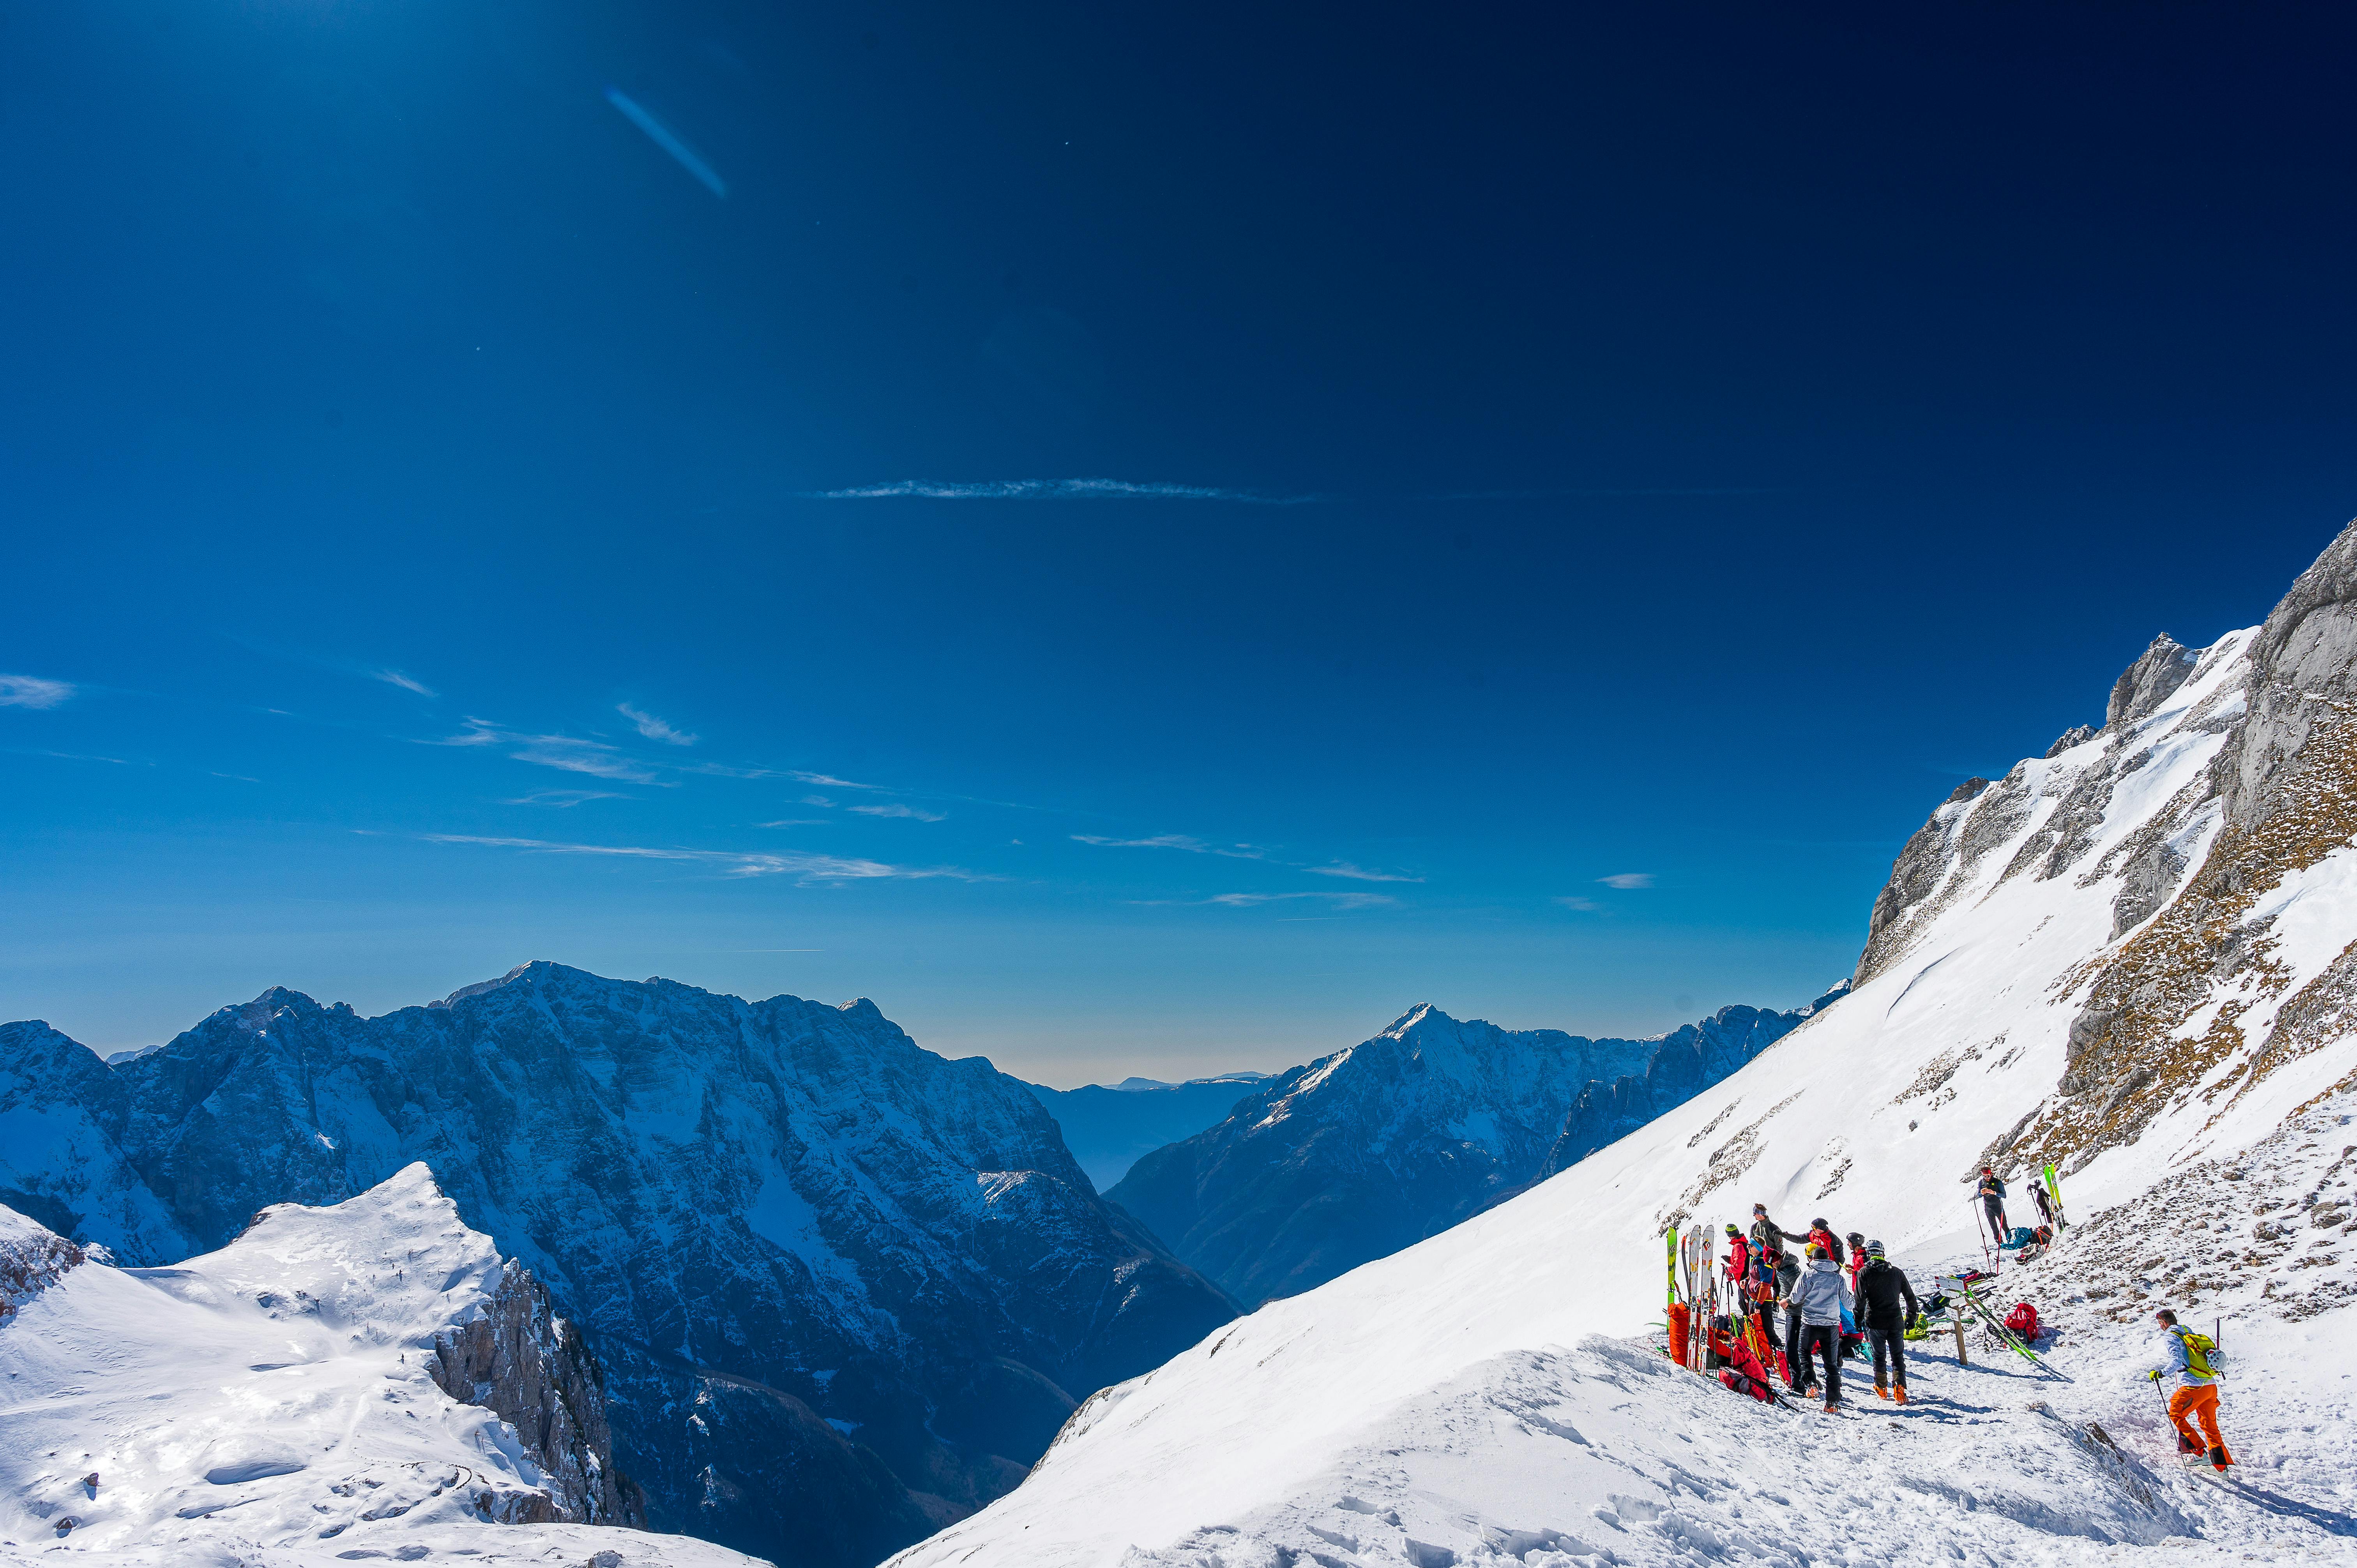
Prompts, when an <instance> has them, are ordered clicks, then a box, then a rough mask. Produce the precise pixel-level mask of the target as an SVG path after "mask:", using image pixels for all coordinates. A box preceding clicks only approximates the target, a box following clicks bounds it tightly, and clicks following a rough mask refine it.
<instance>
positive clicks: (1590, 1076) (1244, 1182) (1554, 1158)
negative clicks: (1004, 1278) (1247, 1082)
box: [1107, 996, 1834, 1303]
mask: <svg viewBox="0 0 2357 1568" xmlns="http://www.w3.org/2000/svg"><path fill="white" fill-rule="evenodd" d="M1833 1000H1834V997H1832V996H1825V997H1820V998H1819V999H1818V1000H1817V1001H1816V1002H1814V1003H1813V1004H1810V1005H1809V1006H1807V1007H1803V1008H1800V1009H1798V1010H1796V1011H1794V1012H1791V1013H1775V1012H1763V1011H1761V1010H1760V1009H1759V1008H1757V1007H1741V1006H1737V1007H1722V1008H1720V1009H1719V1010H1718V1011H1717V1013H1716V1014H1714V1015H1711V1016H1710V1017H1707V1018H1705V1019H1704V1020H1703V1021H1702V1022H1701V1023H1699V1024H1688V1025H1685V1026H1682V1027H1680V1028H1678V1029H1675V1030H1673V1031H1672V1032H1671V1033H1669V1034H1667V1035H1661V1036H1655V1037H1653V1038H1652V1039H1646V1040H1620V1039H1601V1040H1591V1039H1588V1038H1587V1037H1586V1036H1580V1035H1566V1034H1565V1033H1563V1032H1562V1031H1561V1030H1559V1029H1501V1028H1500V1027H1498V1026H1496V1025H1495V1024H1489V1023H1484V1022H1482V1021H1481V1020H1480V1019H1474V1020H1471V1021H1469V1022H1459V1021H1458V1020H1457V1019H1455V1018H1452V1017H1450V1016H1449V1015H1448V1014H1446V1013H1443V1012H1442V1011H1441V1010H1440V1009H1439V1008H1437V1007H1434V1006H1431V1005H1429V1004H1426V1005H1424V1006H1419V1007H1414V1008H1411V1009H1409V1010H1408V1012H1407V1013H1406V1014H1405V1015H1402V1016H1401V1017H1400V1018H1399V1019H1398V1020H1397V1021H1396V1022H1394V1024H1393V1025H1392V1026H1391V1027H1389V1028H1387V1029H1385V1030H1383V1032H1382V1033H1381V1034H1379V1035H1377V1036H1374V1037H1373V1038H1372V1039H1371V1040H1367V1041H1364V1042H1363V1043H1361V1044H1359V1045H1356V1046H1351V1047H1348V1048H1346V1049H1343V1050H1340V1051H1336V1052H1334V1053H1333V1054H1332V1055H1330V1056H1325V1057H1320V1058H1318V1059H1317V1060H1316V1061H1314V1062H1311V1063H1309V1064H1308V1066H1307V1067H1297V1068H1295V1069H1292V1070H1291V1071H1289V1072H1286V1073H1282V1074H1279V1075H1278V1076H1277V1077H1275V1078H1274V1079H1270V1080H1269V1081H1267V1082H1266V1083H1265V1084H1263V1085H1261V1086H1260V1087H1259V1088H1258V1089H1257V1090H1254V1092H1253V1093H1252V1094H1251V1095H1250V1096H1249V1097H1247V1098H1245V1099H1243V1100H1240V1101H1235V1102H1234V1109H1233V1110H1232V1111H1231V1112H1229V1113H1228V1115H1227V1117H1226V1119H1225V1120H1224V1121H1221V1122H1217V1123H1216V1124H1215V1125H1211V1126H1207V1127H1206V1128H1205V1130H1204V1131H1202V1132H1200V1133H1196V1134H1195V1135H1194V1136H1192V1137H1190V1138H1187V1139H1185V1140H1183V1141H1182V1142H1179V1143H1176V1144H1171V1145H1170V1146H1169V1147H1168V1148H1163V1149H1157V1150H1156V1151H1155V1152H1154V1153H1152V1154H1149V1155H1146V1156H1145V1157H1144V1158H1143V1159H1140V1160H1139V1161H1138V1162H1137V1163H1136V1164H1135V1165H1134V1166H1132V1167H1131V1169H1130V1172H1129V1174H1128V1175H1127V1176H1125V1177H1124V1178H1123V1179H1122V1181H1121V1182H1120V1184H1119V1185H1118V1186H1116V1187H1114V1189H1113V1190H1112V1191H1111V1192H1110V1193H1108V1194H1107V1196H1108V1197H1111V1198H1112V1199H1113V1200H1114V1202H1115V1203H1118V1204H1120V1205H1122V1207H1124V1208H1126V1209H1128V1210H1129V1211H1130V1212H1131V1213H1132V1214H1135V1215H1136V1216H1137V1217H1138V1218H1139V1219H1143V1220H1145V1221H1146V1224H1147V1225H1148V1226H1150V1227H1151V1228H1152V1229H1153V1230H1154V1232H1155V1234H1157V1235H1158V1236H1160V1237H1162V1238H1163V1239H1164V1240H1166V1241H1168V1242H1169V1244H1170V1247H1171V1249H1172V1251H1176V1252H1177V1253H1178V1254H1179V1257H1181V1258H1182V1259H1184V1260H1186V1261H1187V1262H1189V1263H1190V1264H1192V1265H1193V1266H1195V1267H1196V1268H1198V1269H1200V1270H1202V1271H1203V1273H1207V1274H1209V1275H1211V1277H1212V1278H1213V1279H1215V1280H1217V1281H1218V1282H1219V1283H1221V1285H1222V1286H1223V1287H1224V1288H1225V1289H1226V1290H1227V1291H1228V1292H1229V1293H1230V1294H1232V1295H1234V1296H1235V1297H1236V1298H1237V1299H1238V1300H1240V1301H1243V1302H1247V1303H1250V1302H1259V1301H1263V1300H1265V1299H1267V1298H1268V1297H1270V1296H1277V1295H1291V1294H1297V1293H1298V1292H1300V1291H1305V1290H1308V1289H1309V1288H1310V1287H1311V1286H1313V1285H1318V1284H1322V1283H1325V1282H1326V1281H1328V1280H1330V1279H1332V1278H1333V1277H1334V1276H1335V1275H1337V1274H1340V1273H1344V1272H1346V1271H1348V1270H1350V1269H1354V1268H1356V1267H1358V1266H1359V1265H1360V1264H1361V1263H1363V1262H1367V1261H1369V1260H1370V1259H1372V1258H1380V1257H1383V1256H1384V1255H1385V1254H1387V1253H1391V1252H1395V1251H1399V1249H1401V1248H1402V1247H1405V1246H1407V1245H1409V1244H1410V1243H1411V1242H1415V1241H1418V1240H1423V1239H1424V1238H1425V1237H1426V1236H1430V1235H1433V1234H1435V1233H1436V1232H1437V1231H1441V1230H1447V1229H1448V1227H1449V1226H1451V1225H1454V1224H1456V1223H1457V1222H1458V1221H1459V1220H1461V1219H1465V1218H1466V1217H1467V1216H1469V1215H1471V1214H1476V1213H1479V1212H1480V1210H1481V1209H1483V1208H1488V1207H1489V1206H1490V1205H1491V1204H1493V1203H1496V1202H1497V1201H1499V1200H1500V1199H1501V1198H1503V1197H1508V1196H1510V1195H1512V1193H1513V1192H1515V1191H1516V1190H1518V1189H1519V1188H1521V1187H1524V1186H1526V1185H1528V1184H1529V1183H1530V1182H1531V1181H1533V1180H1534V1179H1535V1178H1536V1177H1538V1176H1542V1175H1544V1174H1546V1173H1547V1171H1548V1170H1549V1169H1550V1168H1551V1163H1552V1165H1553V1167H1554V1168H1559V1166H1560V1165H1562V1164H1566V1163H1568V1158H1577V1156H1578V1155H1585V1154H1587V1152H1588V1151H1589V1150H1591V1149H1595V1148H1598V1147H1600V1146H1602V1145H1603V1144H1608V1143H1610V1142H1611V1141H1612V1140H1613V1139H1615V1138H1618V1137H1619V1136H1620V1135H1621V1134H1622V1133H1626V1132H1628V1131H1629V1130H1630V1129H1631V1128H1633V1127H1636V1126H1639V1125H1641V1124H1642V1123H1644V1122H1649V1121H1651V1120H1652V1118H1653V1117H1654V1116H1656V1115H1659V1114H1660V1113H1661V1112H1663V1111H1665V1110H1667V1109H1669V1108H1670V1107H1671V1106H1673V1105H1677V1104H1681V1103H1683V1102H1684V1101H1685V1100H1687V1099H1688V1098H1690V1097H1691V1096H1693V1095H1695V1094H1696V1093H1698V1092H1700V1091H1701V1090H1703V1089H1704V1088H1705V1087H1706V1085H1709V1084H1712V1083H1716V1082H1717V1081H1718V1080H1719V1079H1723V1078H1725V1077H1726V1076H1727V1074H1728V1073H1731V1072H1733V1071H1734V1070H1735V1069H1737V1068H1739V1067H1741V1066H1742V1065H1743V1064H1744V1063H1745V1062H1747V1061H1749V1060H1750V1059H1751V1058H1753V1057H1755V1056H1757V1055H1758V1054H1759V1053H1760V1051H1762V1050H1764V1049H1766V1048H1767V1047H1769V1046H1770V1045H1771V1044H1772V1043H1774V1042H1775V1041H1777V1040H1779V1039H1781V1038H1782V1037H1783V1036H1785V1035H1786V1034H1787V1033H1789V1032H1790V1031H1792V1029H1794V1028H1796V1027H1798V1026H1799V1025H1800V1024H1801V1022H1802V1020H1803V1019H1804V1018H1806V1017H1808V1016H1809V1015H1811V1013H1813V1011H1815V1010H1816V1009H1817V1008H1819V1007H1822V1006H1824V1004H1827V1003H1829V1002H1831V1001H1833ZM1566 1155H1568V1158H1566Z"/></svg>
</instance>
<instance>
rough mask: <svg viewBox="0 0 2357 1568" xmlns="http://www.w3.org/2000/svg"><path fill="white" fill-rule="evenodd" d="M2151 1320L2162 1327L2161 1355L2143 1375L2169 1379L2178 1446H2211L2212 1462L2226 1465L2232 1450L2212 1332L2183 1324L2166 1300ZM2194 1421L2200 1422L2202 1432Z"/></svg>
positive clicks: (2193, 1450)
mask: <svg viewBox="0 0 2357 1568" xmlns="http://www.w3.org/2000/svg"><path fill="white" fill-rule="evenodd" d="M2153 1321H2154V1322H2155V1323H2157V1324H2158V1325H2159V1327H2160V1359H2159V1364H2158V1366H2154V1367H2149V1368H2147V1369H2146V1371H2145V1376H2147V1377H2148V1378H2150V1379H2151V1380H2153V1381H2154V1382H2156V1383H2159V1382H2166V1383H2167V1384H2168V1385H2169V1424H2170V1425H2171V1426H2174V1427H2176V1428H2177V1447H2178V1451H2179V1452H2180V1453H2184V1454H2200V1453H2201V1452H2202V1451H2203V1450H2205V1449H2207V1450H2208V1452H2209V1455H2210V1464H2211V1466H2212V1467H2213V1468H2215V1469H2217V1470H2220V1471H2223V1470H2225V1469H2226V1468H2227V1467H2228V1466H2231V1465H2233V1463H2234V1456H2233V1455H2232V1454H2230V1453H2228V1452H2227V1450H2226V1440H2225V1439H2224V1438H2222V1437H2221V1436H2219V1435H2218V1371H2217V1369H2216V1368H2215V1367H2214V1366H2212V1364H2211V1361H2210V1353H2211V1352H2212V1351H2213V1350H2215V1349H2216V1348H2217V1347H2216V1346H2215V1345H2213V1344H2212V1343H2211V1340H2210V1337H2209V1336H2208V1335H2206V1334H2196V1333H2194V1332H2193V1330H2191V1329H2190V1328H2186V1327H2182V1326H2179V1323H2178V1321H2177V1314H2175V1313H2173V1312H2171V1311H2170V1310H2169V1308H2167V1307H2165V1306H2164V1307H2162V1308H2161V1309H2160V1310H2159V1311H2158V1312H2156V1313H2155V1314H2153ZM2196 1422H2199V1423H2201V1431H2200V1432H2199V1433H2198V1434H2197V1433H2196V1432H2195V1431H2194V1423H2196ZM2205 1439H2206V1440H2207V1441H2206V1442H2205V1441H2204V1440H2205Z"/></svg>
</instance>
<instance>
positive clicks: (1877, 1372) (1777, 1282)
mask: <svg viewBox="0 0 2357 1568" xmlns="http://www.w3.org/2000/svg"><path fill="white" fill-rule="evenodd" d="M1788 1242H1789V1243H1792V1244H1793V1250H1792V1251H1787V1250H1786V1243H1788ZM1727 1281H1728V1283H1730V1284H1731V1285H1733V1286H1734V1287H1735V1289H1736V1291H1737V1293H1738V1297H1739V1298H1740V1299H1741V1300H1742V1301H1743V1302H1744V1303H1745V1304H1746V1308H1747V1310H1748V1311H1749V1312H1750V1313H1751V1314H1752V1315H1754V1316H1757V1318H1758V1319H1759V1324H1760V1335H1761V1336H1762V1337H1763V1338H1764V1339H1765V1340H1766V1341H1767V1343H1768V1344H1769V1345H1770V1347H1772V1348H1774V1349H1775V1350H1777V1351H1778V1352H1780V1353H1781V1356H1782V1359H1783V1361H1784V1366H1785V1375H1786V1380H1787V1382H1788V1383H1789V1384H1790V1385H1791V1387H1792V1389H1794V1390H1795V1391H1798V1392H1799V1393H1801V1394H1802V1395H1803V1396H1804V1397H1805V1396H1807V1395H1809V1394H1811V1393H1812V1392H1813V1391H1815V1389H1816V1387H1817V1384H1818V1378H1817V1367H1818V1364H1819V1362H1821V1361H1822V1363H1823V1364H1824V1403H1825V1409H1826V1411H1827V1412H1835V1411H1838V1410H1839V1409H1840V1408H1841V1406H1842V1378H1841V1364H1842V1359H1843V1358H1844V1357H1845V1356H1846V1355H1850V1354H1857V1355H1861V1356H1871V1358H1872V1359H1873V1362H1874V1391H1875V1393H1876V1395H1877V1396H1878V1397H1879V1398H1882V1399H1886V1400H1892V1401H1895V1402H1898V1403H1900V1404H1905V1403H1906V1402H1907V1345H1906V1340H1905V1338H1904V1337H1903V1336H1904V1335H1905V1334H1906V1332H1907V1326H1908V1325H1910V1324H1911V1323H1913V1322H1914V1321H1915V1318H1916V1316H1917V1314H1918V1312H1919V1311H1920V1310H1921V1309H1920V1308H1919V1307H1918V1305H1917V1304H1916V1300H1915V1287H1914V1286H1913V1285H1911V1284H1910V1283H1908V1279H1907V1275H1906V1274H1905V1273H1904V1272H1902V1271H1901V1270H1900V1268H1899V1266H1898V1265H1897V1264H1895V1263H1893V1262H1890V1261H1889V1259H1888V1258H1886V1257H1884V1256H1883V1252H1882V1243H1881V1242H1879V1241H1873V1240H1867V1238H1866V1236H1865V1235H1864V1234H1863V1233H1861V1232H1859V1231H1856V1230H1853V1231H1850V1232H1849V1233H1848V1234H1847V1235H1846V1236H1841V1235H1836V1234H1835V1232H1834V1230H1833V1227H1832V1226H1831V1225H1830V1224H1828V1223H1827V1222H1826V1221H1825V1220H1824V1219H1822V1218H1820V1219H1813V1220H1811V1221H1810V1222H1809V1228H1808V1229H1807V1230H1785V1229H1784V1228H1783V1227H1782V1226H1781V1225H1778V1224H1777V1223H1776V1221H1775V1220H1774V1219H1770V1217H1769V1214H1768V1206H1767V1205H1766V1204H1764V1203H1755V1204H1753V1205H1752V1206H1751V1229H1750V1230H1749V1232H1746V1231H1745V1230H1743V1229H1742V1228H1741V1227H1739V1226H1736V1225H1729V1226H1728V1227H1727ZM1779 1308H1781V1310H1782V1312H1783V1322H1782V1324H1781V1326H1780V1325H1779V1324H1778V1323H1777V1321H1776V1314H1777V1311H1778V1309H1779ZM1780 1327H1781V1332H1780ZM1755 1359H1756V1358H1755ZM1762 1370H1763V1372H1764V1369H1762ZM1749 1375H1751V1374H1747V1376H1749ZM1760 1381H1761V1382H1762V1383H1764V1382H1765V1378H1764V1376H1761V1377H1760Z"/></svg>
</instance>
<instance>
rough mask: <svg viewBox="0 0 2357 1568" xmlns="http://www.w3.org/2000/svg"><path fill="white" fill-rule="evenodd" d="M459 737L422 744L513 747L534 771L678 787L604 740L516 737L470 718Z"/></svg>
mask: <svg viewBox="0 0 2357 1568" xmlns="http://www.w3.org/2000/svg"><path fill="white" fill-rule="evenodd" d="M461 722H462V723H463V725H464V726H465V727H464V728H462V729H461V730H460V731H459V732H458V733H457V735H454V736H445V737H443V738H442V739H440V740H428V741H423V742H420V744H421V745H425V746H513V747H515V749H514V750H513V751H511V752H509V753H508V756H509V757H511V758H513V759H514V760H515V761H518V762H529V763H531V764H532V765H533V767H535V768H557V769H560V770H561V771H564V772H566V773H587V775H589V776H590V777H591V778H593V779H612V780H614V781H615V782H616V783H620V784H661V785H662V786H663V787H664V788H666V789H672V788H675V787H676V786H674V785H673V784H671V783H670V782H668V781H667V780H665V779H661V778H658V777H657V776H656V775H655V774H654V773H653V772H652V771H651V770H650V769H649V768H648V767H647V766H646V764H644V763H642V762H640V761H637V760H636V759H634V758H632V757H625V756H623V755H622V753H621V752H620V751H619V749H618V748H616V747H614V746H608V745H607V744H606V743H605V742H604V741H602V740H586V739H583V738H582V737H581V736H570V735H517V734H514V733H512V732H511V731H509V730H506V729H502V728H501V727H500V725H495V724H493V723H491V722H490V720H489V719H477V718H469V719H466V720H463V721H461Z"/></svg>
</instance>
